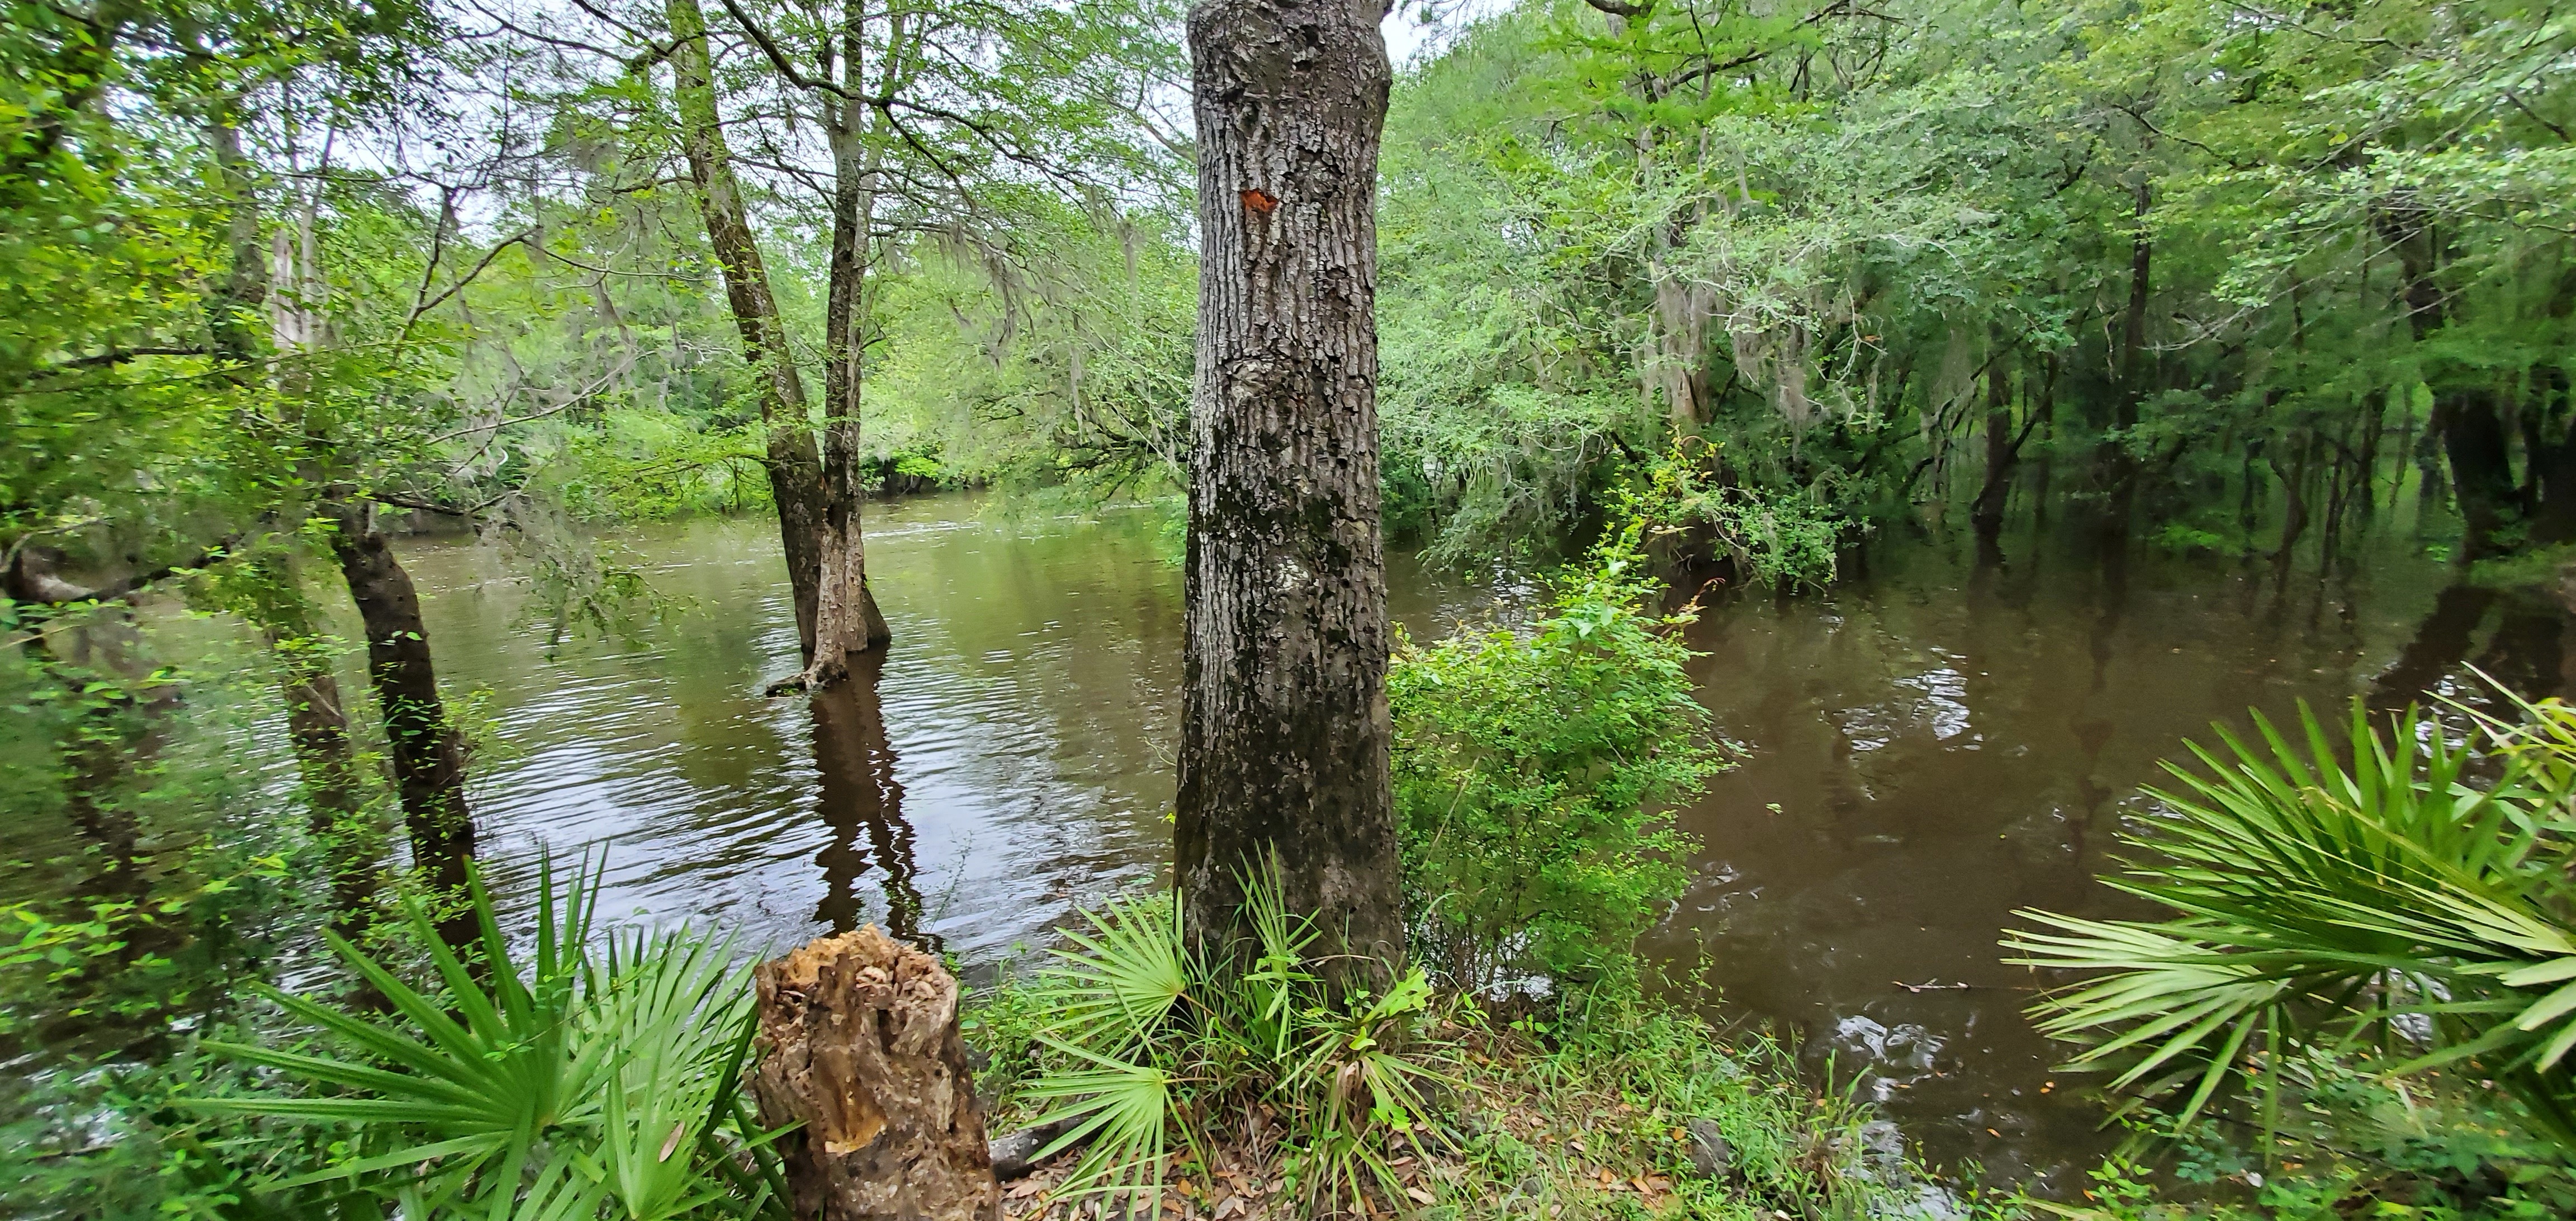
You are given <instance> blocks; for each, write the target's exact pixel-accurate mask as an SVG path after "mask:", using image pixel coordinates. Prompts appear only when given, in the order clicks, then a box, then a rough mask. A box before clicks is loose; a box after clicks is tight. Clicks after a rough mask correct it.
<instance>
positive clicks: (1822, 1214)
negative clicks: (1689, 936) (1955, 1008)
mask: <svg viewBox="0 0 2576 1221" xmlns="http://www.w3.org/2000/svg"><path fill="white" fill-rule="evenodd" d="M1136 906H1137V907H1143V908H1145V909H1146V910H1148V911H1151V912H1153V913H1154V914H1156V915H1159V912H1160V907H1161V905H1160V904H1159V903H1158V902H1150V901H1149V902H1148V903H1144V904H1139V905H1136ZM1129 910H1131V911H1132V910H1135V908H1132V907H1131V908H1130V909H1129ZM1082 953H1084V952H1083V951H1074V952H1072V954H1071V956H1072V957H1080V956H1081V955H1082ZM1049 987H1050V985H1049V984H1047V983H1045V982H1043V981H1036V980H1032V981H1024V982H1017V983H1007V984H1005V985H1004V986H1003V987H1002V988H1001V989H999V990H998V991H997V992H996V993H995V994H993V995H992V996H990V997H988V998H986V999H984V1000H983V1001H982V1002H981V1003H980V1004H979V1007H978V1009H977V1012H976V1014H975V1019H974V1020H975V1021H976V1022H977V1024H978V1026H979V1028H980V1029H979V1030H978V1032H977V1034H978V1035H979V1037H980V1038H981V1039H983V1040H985V1041H987V1042H988V1043H989V1045H990V1046H992V1048H993V1049H994V1051H995V1053H996V1054H995V1055H994V1057H993V1060H992V1067H991V1069H989V1070H988V1072H987V1073H986V1076H985V1081H984V1084H985V1085H986V1087H987V1088H988V1089H989V1090H990V1091H991V1092H992V1093H993V1094H994V1095H995V1096H996V1097H997V1099H998V1107H997V1111H996V1118H995V1128H996V1130H1000V1129H1003V1128H1008V1127H1012V1126H1015V1125H1019V1124H1028V1123H1037V1122H1041V1121H1044V1120H1046V1119H1047V1118H1049V1117H1050V1116H1051V1115H1059V1114H1061V1111H1060V1109H1059V1105H1058V1104H1059V1103H1060V1101H1061V1095H1060V1094H1059V1093H1058V1092H1057V1091H1056V1090H1055V1089H1053V1088H1051V1087H1050V1086H1049V1084H1048V1083H1050V1082H1067V1083H1071V1082H1073V1081H1077V1080H1079V1079H1078V1078H1075V1077H1072V1076H1071V1075H1070V1074H1067V1073H1064V1072H1063V1070H1066V1069H1070V1070H1072V1072H1073V1073H1079V1072H1081V1071H1084V1068H1085V1066H1088V1065H1092V1064H1093V1062H1092V1061H1089V1060H1087V1059H1085V1058H1083V1057H1079V1056H1076V1055H1072V1054H1070V1053H1069V1052H1068V1051H1067V1050H1066V1049H1065V1048H1064V1047H1062V1046H1060V1045H1059V1044H1058V1042H1057V1041H1056V1040H1052V1039H1051V1038H1050V1037H1048V1036H1047V1035H1046V1034H1045V1033H1044V1032H1045V1030H1046V1029H1047V1015H1048V1014H1050V1013H1051V1012H1053V1011H1055V1009H1056V1008H1057V1005H1058V1002H1057V1001H1056V1000H1055V999H1054V998H1053V997H1051V996H1049V995H1048V993H1047V990H1048V988H1049ZM1379 1033H1381V1034H1385V1035H1395V1036H1401V1037H1402V1038H1404V1039H1405V1040H1406V1042H1405V1043H1404V1044H1402V1045H1401V1048H1402V1050H1401V1051H1400V1053H1390V1054H1401V1055H1402V1056H1403V1057H1404V1058H1405V1059H1406V1060H1407V1061H1408V1063H1410V1064H1412V1065H1413V1066H1414V1068H1415V1071H1413V1072H1409V1073H1406V1074H1405V1078H1406V1080H1407V1081H1408V1083H1409V1087H1410V1088H1409V1097H1408V1098H1407V1099H1406V1100H1405V1102H1404V1103H1403V1106H1404V1109H1405V1112H1406V1113H1405V1116H1404V1122H1401V1123H1396V1122H1384V1123H1373V1124H1355V1125H1353V1126H1352V1127H1350V1128H1347V1129H1345V1130H1344V1131H1342V1132H1340V1133H1339V1134H1329V1133H1327V1132H1325V1131H1319V1125H1329V1124H1331V1123H1332V1122H1335V1119H1334V1117H1333V1116H1332V1115H1330V1114H1329V1113H1327V1112H1324V1111H1322V1110H1320V1109H1318V1108H1316V1107H1314V1106H1313V1105H1312V1104H1311V1102H1309V1103H1307V1104H1306V1105H1303V1106H1301V1105H1300V1103H1299V1101H1298V1100H1299V1099H1300V1098H1306V1099H1312V1098H1314V1097H1317V1096H1319V1095H1321V1094H1323V1093H1326V1092H1329V1090H1330V1089H1331V1088H1332V1080H1333V1079H1332V1077H1331V1076H1330V1075H1326V1074H1315V1075H1312V1076H1308V1077H1304V1078H1288V1079H1284V1080H1280V1081H1278V1082H1275V1083H1274V1088H1271V1089H1250V1090H1245V1089H1241V1088H1237V1089H1234V1090H1231V1091H1226V1090H1220V1089H1217V1088H1214V1086H1215V1084H1216V1083H1215V1081H1214V1079H1213V1077H1209V1078H1204V1079H1202V1080H1201V1081H1199V1082H1198V1083H1197V1084H1196V1086H1195V1088H1194V1089H1191V1090H1187V1091H1185V1092H1186V1093H1187V1100H1186V1101H1183V1102H1181V1103H1179V1104H1178V1105H1176V1107H1175V1108H1174V1110H1173V1112H1172V1113H1171V1114H1172V1123H1173V1124H1174V1126H1175V1127H1176V1128H1177V1127H1182V1126H1189V1127H1190V1128H1191V1135H1190V1136H1188V1137H1184V1138H1178V1139H1174V1140H1171V1141H1169V1142H1167V1143H1166V1144H1165V1145H1163V1146H1160V1147H1153V1146H1147V1145H1139V1144H1127V1145H1122V1146H1120V1149H1119V1151H1118V1152H1116V1153H1108V1154H1104V1153H1100V1152H1098V1151H1096V1150H1095V1151H1093V1152H1090V1153H1084V1152H1080V1151H1075V1150H1072V1149H1071V1148H1070V1142H1071V1140H1072V1139H1079V1138H1078V1137H1073V1138H1069V1139H1068V1140H1066V1141H1060V1142H1059V1144H1060V1145H1063V1146H1066V1151H1064V1152H1062V1153H1060V1154H1058V1155H1057V1156H1056V1157H1055V1158H1054V1159H1053V1160H1052V1161H1051V1162H1045V1163H1043V1164H1042V1165H1041V1166H1040V1167H1039V1168H1038V1170H1037V1171H1036V1172H1035V1173H1033V1174H1031V1175H1030V1176H1029V1177H1028V1178H1026V1179H1023V1180H1021V1181H1020V1182H1018V1183H1016V1184H1013V1185H1009V1186H1008V1187H1006V1194H1005V1201H1004V1205H1005V1212H1006V1213H1007V1215H1009V1216H1011V1217H1014V1218H1021V1219H1036V1218H1072V1217H1078V1216H1087V1215H1089V1212H1088V1208H1089V1203H1088V1201H1089V1199H1090V1197H1091V1196H1093V1195H1096V1194H1100V1189H1101V1188H1102V1186H1103V1181H1102V1179H1101V1178H1100V1171H1101V1169H1102V1168H1103V1167H1106V1166H1114V1165H1124V1166H1125V1167H1127V1168H1128V1172H1129V1174H1130V1175H1131V1177H1130V1178H1128V1179H1127V1180H1125V1181H1124V1183H1122V1184H1121V1185H1120V1189H1119V1190H1117V1191H1116V1192H1113V1193H1112V1194H1113V1196H1114V1197H1115V1199H1114V1200H1113V1201H1112V1202H1111V1203H1110V1206H1109V1208H1108V1209H1107V1210H1106V1211H1107V1212H1108V1214H1109V1215H1116V1213H1117V1212H1118V1211H1119V1209H1120V1208H1122V1207H1123V1208H1125V1209H1127V1211H1128V1212H1129V1215H1133V1216H1140V1217H1141V1216H1145V1215H1149V1214H1158V1215H1163V1216H1170V1217H1176V1218H1184V1219H1186V1218H1234V1217H1239V1218H1246V1219H1249V1221H1264V1219H1279V1221H1285V1219H1287V1218H1304V1217H1316V1216H1351V1217H1358V1216H1370V1215H1387V1214H1393V1215H1402V1216H1411V1217H1415V1218H1419V1219H1420V1221H1466V1219H1469V1218H1485V1217H1529V1218H1550V1219H1559V1221H1563V1219H1573V1221H1589V1219H1593V1218H1602V1219H1609V1218H1628V1219H1635V1218H1649V1217H1668V1218H1730V1219H1733V1218H1741V1219H1742V1221H1776V1217H1775V1214H1776V1213H1779V1212H1786V1213H1787V1214H1788V1215H1790V1216H1792V1217H1797V1218H1814V1219H1818V1221H1827V1219H1835V1218H1860V1217H1867V1216H1891V1215H1904V1214H1906V1213H1908V1212H1910V1211H1912V1210H1913V1206H1914V1203H1915V1201H1916V1200H1917V1198H1918V1196H1919V1194H1920V1193H1921V1191H1922V1190H1923V1187H1922V1186H1920V1183H1921V1182H1922V1180H1921V1177H1920V1175H1919V1172H1918V1170H1917V1169H1916V1168H1915V1167H1913V1166H1911V1165H1910V1164H1908V1163H1907V1162H1906V1161H1905V1160H1904V1158H1903V1155H1902V1154H1901V1153H1900V1152H1898V1151H1897V1150H1896V1149H1895V1148H1894V1147H1893V1142H1892V1140H1891V1137H1892V1132H1891V1131H1890V1130H1889V1129H1887V1127H1886V1125H1884V1123H1883V1122H1879V1121H1873V1120H1872V1119H1871V1116H1870V1111H1869V1108H1868V1107H1867V1105H1866V1104H1863V1103H1861V1102H1859V1101H1857V1100H1856V1099H1854V1098H1853V1097H1852V1096H1851V1095H1850V1094H1849V1093H1847V1092H1842V1091H1834V1090H1819V1089H1817V1088H1815V1087H1814V1086H1813V1085H1812V1084H1810V1083H1809V1082H1808V1081H1807V1080H1806V1079H1805V1078H1804V1076H1803V1075H1802V1074H1801V1073H1800V1072H1799V1069H1798V1065H1797V1063H1796V1060H1795V1057H1794V1056H1792V1055H1791V1054H1790V1053H1789V1052H1788V1051H1787V1050H1786V1049H1784V1048H1782V1047H1781V1046H1779V1045H1778V1044H1776V1043H1774V1042H1772V1041H1770V1040H1768V1039H1763V1038H1747V1037H1737V1038H1728V1037H1724V1036H1722V1035H1721V1034H1720V1032H1719V1031H1717V1030H1716V1029H1714V1028H1713V1027H1711V1026H1709V1025H1708V1024H1707V1023H1706V1022H1705V1021H1703V1020H1701V1019H1700V1018H1698V1017H1697V1016H1695V1015H1693V1014H1690V1013H1688V1012H1685V1011H1683V1010H1680V1009H1678V1008H1675V1007H1673V1006H1671V1005H1669V1004H1665V1003H1662V1002H1659V1001H1655V1000H1651V999H1649V998H1647V997H1645V996H1644V995H1642V994H1641V993H1639V992H1638V991H1636V990H1635V988H1634V987H1633V985H1626V984H1621V985H1609V984H1605V985H1603V986H1600V987H1597V988H1588V989H1582V990H1576V991H1569V992H1565V993H1562V994H1560V995H1559V996H1558V997H1557V998H1556V999H1555V1000H1554V1001H1553V1002H1551V1003H1548V1004H1545V1005H1541V1006H1526V1005H1524V1006H1521V1007H1519V1008H1518V1010H1517V1012H1506V1011H1502V1010H1498V1009H1497V1008H1494V1007H1490V1006H1488V1005H1486V1004H1483V1003H1480V1002H1478V1001H1476V1000H1474V999H1473V998H1468V997H1464V996H1460V995H1457V994H1445V995H1443V996H1441V997H1439V998H1435V999H1432V1000H1430V1001H1429V1003H1427V1004H1425V1005H1424V1006H1422V1007H1421V1008H1420V1009H1418V1010H1415V1011H1413V1012H1411V1013H1409V1014H1408V1017H1407V1020H1405V1021H1404V1022H1401V1023H1398V1024H1396V1025H1395V1026H1393V1027H1390V1028H1387V1029H1384V1030H1382V1031H1380V1032H1379ZM1166 1063H1167V1064H1171V1063H1176V1062H1174V1061H1166ZM1185 1079H1186V1074H1182V1073H1179V1072H1174V1073H1173V1074H1172V1080H1174V1081H1175V1082H1176V1083H1177V1082H1179V1081H1182V1080H1185ZM1212 1100H1221V1101H1220V1102H1219V1103H1218V1105H1213V1106H1211V1105H1209V1102H1210V1101H1212ZM1371 1102H1372V1103H1373V1102H1374V1099H1372V1100H1371ZM1104 1109H1106V1108H1104ZM1363 1111H1378V1108H1376V1107H1374V1106H1373V1105H1370V1106H1361V1105H1354V1106H1352V1107H1351V1108H1349V1109H1348V1110H1346V1111H1345V1112H1344V1114H1343V1116H1342V1117H1341V1119H1342V1121H1344V1122H1347V1121H1349V1120H1352V1119H1355V1118H1356V1117H1357V1116H1358V1114H1359V1113H1361V1112H1363ZM1378 1113H1380V1114H1383V1113H1384V1112H1383V1111H1379V1112H1378ZM1184 1116H1186V1118H1183V1117H1184ZM1336 1141H1338V1142H1340V1143H1339V1144H1338V1145H1337V1144H1336V1143H1335V1142H1336ZM1336 1147H1338V1148H1343V1149H1348V1150H1351V1151H1352V1155H1353V1156H1355V1157H1358V1158H1361V1159H1363V1160H1362V1161H1361V1165H1362V1166H1363V1167H1364V1173H1363V1174H1361V1175H1360V1176H1357V1178H1356V1186H1357V1187H1358V1188H1360V1190H1357V1191H1345V1192H1343V1193H1342V1194H1341V1195H1340V1196H1339V1197H1338V1198H1336V1197H1333V1196H1331V1195H1329V1194H1324V1195H1319V1194H1318V1193H1317V1191H1316V1190H1315V1188H1316V1185H1317V1183H1318V1180H1317V1179H1316V1177H1315V1174H1316V1171H1315V1167H1316V1165H1317V1162H1316V1157H1315V1151H1316V1150H1317V1149H1319V1148H1336ZM1139 1153H1142V1154H1144V1155H1145V1156H1146V1157H1150V1158H1155V1159H1159V1160H1157V1161H1150V1162H1148V1161H1139V1160H1137V1159H1138V1155H1139ZM1363 1197H1365V1198H1364V1199H1363Z"/></svg>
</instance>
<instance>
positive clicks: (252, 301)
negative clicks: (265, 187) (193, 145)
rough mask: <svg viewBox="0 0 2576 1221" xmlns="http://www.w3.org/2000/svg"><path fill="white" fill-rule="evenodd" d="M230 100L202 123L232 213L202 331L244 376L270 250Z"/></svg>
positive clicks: (252, 355)
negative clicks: (226, 255) (225, 253)
mask: <svg viewBox="0 0 2576 1221" xmlns="http://www.w3.org/2000/svg"><path fill="white" fill-rule="evenodd" d="M232 109H233V108H232V102H231V100H230V99H228V98H227V99H222V100H219V101H218V102H217V103H216V106H215V117H214V118H213V120H212V121H210V122H208V123H207V124H206V143H207V144H208V145H210V146H211V147H212V148H213V149H214V153H215V178H216V181H217V183H218V184H219V185H220V186H221V188H222V191H223V194H224V202H225V204H226V205H227V206H228V207H229V208H230V209H231V212H232V215H231V216H230V217H229V218H228V219H227V221H226V224H225V244H226V245H227V246H229V247H230V253H231V256H232V266H231V268H230V270H229V273H228V274H227V275H226V276H225V279H224V285H223V288H222V289H221V290H219V291H217V292H215V293H214V294H212V295H211V296H210V297H208V299H207V301H206V324H207V325H206V330H207V333H208V335H209V337H210V338H211V339H212V340H213V343H212V344H211V346H212V347H213V349H214V354H215V357H216V358H217V359H218V360H221V361H223V362H224V363H225V364H226V365H227V366H229V369H228V371H227V374H226V376H228V377H232V378H235V379H243V378H247V377H248V376H250V371H249V367H250V364H251V362H252V361H253V360H255V359H256V358H257V357H258V355H259V340H258V334H259V332H258V330H257V329H256V328H255V327H254V326H253V324H252V322H251V319H252V317H253V316H255V314H256V313H257V311H258V310H259V308H260V306H262V305H264V304H266V303H267V301H268V249H267V243H266V242H263V241H261V240H260V231H259V230H260V216H259V201H258V200H257V199H256V198H255V197H254V193H253V192H254V188H255V184H254V183H253V181H252V176H251V163H250V158H249V157H248V156H246V155H244V154H243V152H242V146H241V129H240V128H238V127H235V126H234V125H233V114H232Z"/></svg>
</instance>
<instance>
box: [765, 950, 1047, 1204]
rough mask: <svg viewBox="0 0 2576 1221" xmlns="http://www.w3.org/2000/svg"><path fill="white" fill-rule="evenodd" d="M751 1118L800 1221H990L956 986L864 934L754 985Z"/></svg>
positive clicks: (932, 967) (936, 969)
mask: <svg viewBox="0 0 2576 1221" xmlns="http://www.w3.org/2000/svg"><path fill="white" fill-rule="evenodd" d="M754 978H755V979H756V981H757V982H758V985H759V989H760V1042H761V1056H760V1063H759V1067H758V1068H756V1069H755V1070H754V1071H753V1073H752V1079H751V1086H752V1093H753V1094H754V1096H756V1097H757V1098H758V1099H759V1101H760V1117H761V1120H762V1121H763V1122H765V1123H767V1124H769V1125H771V1126H773V1127H776V1126H781V1125H784V1124H787V1123H791V1122H793V1123H800V1124H802V1125H803V1126H802V1127H801V1128H800V1129H799V1130H797V1131H796V1132H794V1133H792V1134H790V1135H789V1136H788V1137H787V1138H786V1139H785V1140H784V1141H783V1142H781V1144H782V1146H783V1148H784V1150H785V1158H786V1162H787V1177H788V1186H789V1188H790V1189H791V1190H792V1191H793V1192H794V1195H795V1200H794V1204H795V1209H796V1215H797V1217H799V1218H802V1219H807V1221H998V1218H999V1217H1000V1216H1001V1192H1000V1189H999V1187H998V1185H997V1184H996V1183H995V1182H994V1179H993V1161H992V1152H991V1150H990V1149H989V1148H988V1147H987V1146H986V1144H985V1135H984V1108H983V1105H982V1104H981V1103H979V1102H978V1101H976V1098H975V1078H974V1074H973V1073H972V1072H971V1071H970V1070H969V1069H968V1067H967V1064H966V1041H965V1038H964V1037H963V1036H962V1035H961V1034H959V1033H958V1029H957V980H956V977H954V976H952V975H950V974H949V973H948V971H947V969H946V968H944V967H942V966H940V965H939V960H938V959H936V958H933V957H931V956H930V955H928V954H925V953H922V952H921V951H919V950H916V949H913V948H912V947H910V946H907V945H904V944H902V943H901V942H898V941H895V940H894V939H892V938H890V937H888V936H886V935H885V934H884V933H881V932H879V931H877V929H876V926H874V925H869V926H867V927H865V928H862V929H859V930H858V931H856V932H850V933H843V934H841V935H839V936H836V937H824V938H820V939H818V940H815V941H813V942H810V943H808V944H806V945H805V946H804V947H803V948H801V949H798V950H796V951H795V952H793V953H791V954H789V955H787V956H786V957H784V958H780V959H777V960H775V961H772V962H766V963H762V964H761V965H760V967H759V968H758V970H757V971H756V972H755V974H754Z"/></svg>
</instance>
